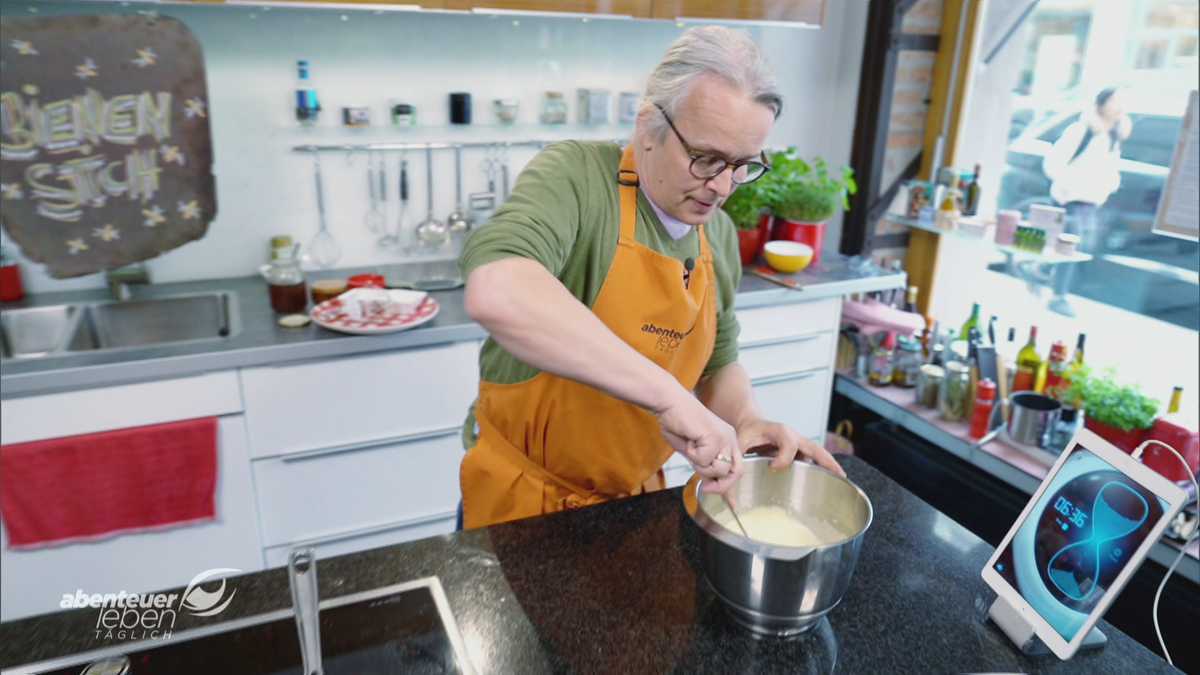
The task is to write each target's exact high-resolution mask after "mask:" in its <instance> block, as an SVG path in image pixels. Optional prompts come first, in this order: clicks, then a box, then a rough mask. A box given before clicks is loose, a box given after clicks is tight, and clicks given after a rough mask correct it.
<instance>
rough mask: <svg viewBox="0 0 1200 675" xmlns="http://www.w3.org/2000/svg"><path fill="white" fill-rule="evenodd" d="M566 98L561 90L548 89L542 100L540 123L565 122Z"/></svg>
mask: <svg viewBox="0 0 1200 675" xmlns="http://www.w3.org/2000/svg"><path fill="white" fill-rule="evenodd" d="M566 123H567V100H566V99H564V98H563V94H562V92H561V91H548V92H546V98H545V100H543V101H542V124H566Z"/></svg>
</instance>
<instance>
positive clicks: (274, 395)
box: [241, 341, 480, 567]
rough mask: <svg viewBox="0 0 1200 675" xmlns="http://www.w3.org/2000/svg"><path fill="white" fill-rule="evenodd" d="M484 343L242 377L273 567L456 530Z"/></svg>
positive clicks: (254, 371) (253, 371)
mask: <svg viewBox="0 0 1200 675" xmlns="http://www.w3.org/2000/svg"><path fill="white" fill-rule="evenodd" d="M479 346H480V342H479V341H469V342H457V343H452V344H444V345H436V346H432V347H422V348H413V349H405V350H397V351H394V352H387V353H377V354H370V355H364V356H355V357H348V358H340V359H329V360H323V361H310V362H302V363H294V364H280V365H276V366H266V367H259V368H247V369H244V370H243V371H242V373H241V376H242V388H243V393H244V395H245V399H246V418H247V422H248V425H249V437H250V444H251V454H252V455H253V457H254V461H253V471H254V479H255V490H256V496H257V499H258V505H259V513H260V518H261V524H262V534H263V543H264V546H265V547H266V548H265V550H264V557H265V560H266V563H267V565H268V566H271V567H274V566H278V565H283V564H286V562H287V553H288V550H290V548H292V547H294V546H312V547H315V548H316V550H317V555H318V556H323V555H325V556H327V555H338V554H342V553H351V552H354V551H359V550H363V549H366V548H372V547H376V546H385V545H389V544H396V543H400V542H404V541H411V540H413V539H420V538H422V537H427V536H432V535H436V534H444V533H447V532H451V531H453V530H454V522H455V514H456V510H457V507H458V501H459V498H460V491H459V482H458V469H459V464H460V463H461V462H462V457H463V447H462V440H461V429H462V423H463V420H464V419H465V417H466V413H467V409H468V407H469V406H470V405H471V402H472V401H474V400H475V396H476V393H477V392H478V389H479V366H478V357H479Z"/></svg>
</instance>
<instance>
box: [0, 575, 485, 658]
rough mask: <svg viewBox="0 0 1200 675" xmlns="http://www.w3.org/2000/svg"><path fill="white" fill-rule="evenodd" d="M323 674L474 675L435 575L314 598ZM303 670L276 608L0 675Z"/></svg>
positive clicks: (288, 623)
mask: <svg viewBox="0 0 1200 675" xmlns="http://www.w3.org/2000/svg"><path fill="white" fill-rule="evenodd" d="M319 607H320V622H321V654H322V660H323V664H324V671H325V673H326V675H351V674H353V675H392V674H397V675H398V674H401V673H403V674H404V675H427V674H428V675H433V674H437V675H474V673H475V671H474V670H473V669H472V668H471V664H470V661H469V660H468V659H467V657H466V650H465V648H464V645H463V640H462V636H461V634H460V633H459V631H458V626H457V625H456V624H455V622H454V617H453V615H452V614H451V613H450V606H449V603H447V601H446V595H445V592H444V591H443V590H442V585H441V583H440V582H439V581H438V580H437V578H436V577H428V578H425V579H418V580H416V581H411V582H407V583H404V584H397V585H394V586H387V587H384V588H379V589H376V590H373V591H367V592H364V593H358V594H355V595H348V596H344V597H341V598H333V599H331V600H326V601H322V602H321V603H320V605H319ZM213 673H221V674H222V675H304V669H303V665H302V657H301V652H300V641H299V638H298V637H297V633H296V620H295V617H294V615H293V613H292V611H291V610H280V611H278V612H272V613H270V614H263V615H259V616H254V617H248V618H245V619H238V620H236V621H230V622H226V623H223V624H220V625H216V626H212V627H211V628H208V627H206V628H202V629H197V630H193V631H187V632H182V633H179V634H177V635H175V636H173V637H171V638H170V639H169V640H161V639H160V640H146V641H142V642H134V643H129V644H124V645H120V646H118V647H113V648H109V649H104V650H97V651H93V652H88V653H85V654H77V655H74V656H70V657H64V658H60V659H55V660H53V661H44V662H41V663H34V664H29V665H25V666H20V667H17V668H14V669H11V670H5V671H3V673H2V674H0V675H10V674H11V675H213Z"/></svg>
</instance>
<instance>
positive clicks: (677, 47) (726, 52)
mask: <svg viewBox="0 0 1200 675" xmlns="http://www.w3.org/2000/svg"><path fill="white" fill-rule="evenodd" d="M710 74H711V75H716V76H718V77H721V78H722V79H724V80H725V81H726V82H729V83H730V84H732V85H733V86H734V87H737V88H738V89H740V90H741V91H743V92H744V93H745V94H746V95H747V96H749V97H750V98H751V99H753V100H754V102H755V103H761V104H762V105H765V106H767V107H768V108H770V109H771V110H772V112H774V113H775V119H779V113H781V112H782V111H783V94H781V93H780V92H779V83H778V81H777V80H776V79H775V74H774V73H772V72H771V69H770V67H769V66H768V65H767V59H766V57H765V56H764V55H763V53H762V50H761V49H759V47H758V45H757V44H755V42H754V40H753V38H751V37H750V36H749V35H748V34H747V33H746V32H745V31H742V30H737V29H734V28H727V27H725V26H697V27H695V28H689V29H688V30H687V31H686V32H685V33H684V34H683V35H681V36H679V38H678V39H676V40H675V41H674V42H672V43H671V46H669V47H667V51H666V53H664V54H663V58H662V60H661V61H659V62H658V66H657V67H656V68H655V69H654V72H653V73H650V78H649V80H647V82H646V93H645V96H643V97H642V107H643V108H644V107H646V106H653V105H655V104H657V105H660V106H662V108H663V109H664V110H666V111H667V114H668V115H670V116H671V119H675V116H676V115H678V114H679V108H680V107H682V106H683V102H684V100H685V99H686V98H687V96H688V94H689V93H690V92H691V89H692V85H693V84H695V82H696V80H697V79H699V78H700V77H702V76H704V75H710ZM646 128H647V130H649V131H651V132H654V133H657V134H658V138H659V140H661V139H662V138H663V137H664V135H665V134H666V133H667V121H666V120H665V119H663V116H662V115H659V114H655V115H652V116H650V117H649V118H647V122H646Z"/></svg>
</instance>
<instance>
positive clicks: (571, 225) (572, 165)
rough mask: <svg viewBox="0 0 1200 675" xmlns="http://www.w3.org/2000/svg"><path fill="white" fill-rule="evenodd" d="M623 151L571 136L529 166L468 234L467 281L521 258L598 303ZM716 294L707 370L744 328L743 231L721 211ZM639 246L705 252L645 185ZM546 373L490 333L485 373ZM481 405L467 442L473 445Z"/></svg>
mask: <svg viewBox="0 0 1200 675" xmlns="http://www.w3.org/2000/svg"><path fill="white" fill-rule="evenodd" d="M620 160H621V148H619V147H618V146H617V145H615V144H612V143H594V142H581V141H567V142H563V143H555V144H553V145H550V146H549V147H547V148H546V149H545V150H543V151H542V152H540V153H538V155H537V156H536V157H535V158H534V159H533V160H532V161H531V162H530V163H529V164H528V165H527V166H526V167H525V170H524V171H522V172H521V175H520V177H519V178H518V179H517V183H516V185H515V186H514V187H513V191H512V193H511V194H510V195H509V199H508V202H506V203H505V204H503V205H502V206H500V207H499V208H498V209H496V212H495V214H494V215H493V216H492V218H491V219H490V220H488V222H487V224H485V225H484V226H482V227H480V228H478V229H476V230H475V231H474V232H472V233H471V234H470V236H468V237H467V240H466V242H465V243H464V246H463V252H462V257H461V259H460V260H459V265H460V266H461V268H462V273H463V278H466V276H467V275H468V274H470V273H471V270H473V269H475V268H476V267H479V266H480V265H485V264H487V263H490V262H494V261H496V260H501V259H504V258H511V257H514V256H520V257H523V258H530V259H532V260H536V261H538V262H540V263H541V264H543V265H545V266H546V269H548V270H549V271H550V272H551V273H552V274H553V275H554V276H555V277H557V278H558V280H559V281H561V282H562V284H563V285H564V286H566V288H567V290H569V291H570V292H571V294H572V295H574V296H575V297H576V298H579V300H580V301H581V302H583V304H585V305H587V306H588V307H591V306H592V304H593V303H594V302H595V300H596V295H597V294H598V293H599V292H600V286H601V285H602V284H603V282H604V277H605V276H606V275H607V274H608V268H609V265H611V264H612V259H613V254H614V252H615V251H616V248H617V237H618V234H619V233H620V229H621V222H620V221H621V214H620V200H619V197H618V194H617V187H618V186H617V181H616V176H617V166H618V164H619V163H620ZM704 232H705V235H706V236H707V237H708V243H709V248H710V249H711V250H712V253H713V268H714V271H715V274H716V290H717V338H716V344H715V345H714V347H713V353H712V356H711V357H710V359H709V361H708V364H707V365H706V366H705V368H704V374H706V375H707V374H710V373H712V372H715V371H716V370H718V369H720V368H721V367H723V366H725V365H728V364H729V363H732V362H734V361H736V360H737V354H738V350H737V336H738V332H739V326H738V322H737V317H736V316H735V315H734V312H733V302H734V297H735V295H736V293H737V285H738V281H739V279H740V277H741V273H742V268H741V262H740V260H739V253H738V242H737V232H736V230H735V229H734V227H733V223H732V222H731V221H730V220H729V217H728V216H726V215H725V213H724V212H723V211H721V210H720V209H718V210H717V211H716V213H715V214H714V215H713V217H712V218H711V219H709V222H708V223H707V224H706V225H705V226H704ZM635 237H636V239H637V241H638V243H640V244H643V245H645V246H647V247H649V248H650V249H652V250H654V251H657V252H659V253H662V254H664V255H668V256H671V257H673V258H676V259H678V260H681V261H682V260H684V259H686V258H689V257H692V258H694V257H696V256H698V255H699V254H700V238H699V236H698V235H697V233H696V231H695V230H692V231H690V232H688V233H687V234H685V235H684V236H683V237H680V238H679V239H678V240H675V239H672V238H671V236H670V235H669V234H667V232H666V230H665V229H664V228H663V226H662V223H661V222H660V221H659V219H658V216H657V215H656V214H655V213H654V209H653V207H652V206H651V205H650V202H649V201H648V200H647V199H646V195H645V194H644V193H642V192H641V191H640V190H639V191H638V215H637V233H636V235H635ZM539 372H540V371H539V370H537V369H536V368H534V367H532V366H530V365H528V364H526V363H524V362H522V361H520V360H518V359H517V358H516V357H514V356H513V355H512V354H509V353H508V352H507V351H505V349H504V348H503V347H501V346H500V345H499V344H497V343H496V341H495V340H493V339H491V338H488V340H487V341H486V342H485V343H484V345H483V349H482V351H481V352H480V355H479V374H480V378H481V379H483V380H484V381H486V382H495V383H499V384H512V383H516V382H523V381H525V380H528V379H530V378H532V377H534V376H535V375H537V374H538V373H539ZM472 427H474V406H472V411H471V414H470V415H469V416H468V419H467V426H466V429H465V430H464V432H465V437H464V440H465V441H467V442H468V445H470V444H473V443H474V434H473V433H471V432H472Z"/></svg>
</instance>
